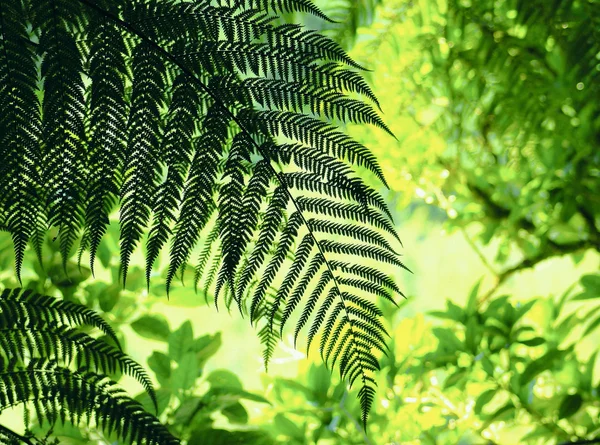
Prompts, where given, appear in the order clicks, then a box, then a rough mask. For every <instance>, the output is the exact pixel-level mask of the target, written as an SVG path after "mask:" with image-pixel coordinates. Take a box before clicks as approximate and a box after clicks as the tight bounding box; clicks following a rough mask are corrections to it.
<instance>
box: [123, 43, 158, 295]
mask: <svg viewBox="0 0 600 445" xmlns="http://www.w3.org/2000/svg"><path fill="white" fill-rule="evenodd" d="M132 69H133V89H132V93H131V94H132V98H131V111H130V114H129V122H128V128H127V131H128V133H129V139H128V141H127V149H126V150H127V155H126V158H125V171H124V178H123V186H122V188H121V213H120V223H121V267H122V274H123V283H125V281H126V280H127V269H128V267H129V259H130V257H131V254H132V253H133V249H134V248H135V246H136V244H137V243H138V241H139V239H140V237H141V236H142V233H143V231H144V230H145V228H146V226H147V225H148V220H149V219H150V210H151V207H150V204H151V202H152V197H153V196H154V194H155V189H156V185H157V180H158V173H159V170H158V167H159V160H160V156H159V153H158V149H157V147H158V146H159V141H160V130H161V129H160V107H161V106H162V105H163V102H164V97H163V94H164V83H165V73H164V68H163V61H162V59H161V58H160V57H159V55H158V54H157V53H156V52H155V51H154V49H153V48H151V47H149V46H146V45H143V44H142V45H138V46H137V47H136V50H135V53H134V54H133V61H132Z"/></svg>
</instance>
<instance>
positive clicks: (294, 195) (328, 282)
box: [0, 0, 404, 416]
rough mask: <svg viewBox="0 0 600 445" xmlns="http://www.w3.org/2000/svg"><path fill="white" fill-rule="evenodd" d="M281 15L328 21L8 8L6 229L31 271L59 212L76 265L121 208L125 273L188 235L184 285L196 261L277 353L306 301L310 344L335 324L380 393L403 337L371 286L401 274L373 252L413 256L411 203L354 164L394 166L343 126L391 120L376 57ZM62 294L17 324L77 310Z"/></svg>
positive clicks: (176, 260) (235, 6)
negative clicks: (387, 320) (385, 318)
mask: <svg viewBox="0 0 600 445" xmlns="http://www.w3.org/2000/svg"><path fill="white" fill-rule="evenodd" d="M281 11H302V12H307V13H310V14H314V15H316V16H318V17H321V18H325V17H324V15H323V14H322V13H321V12H320V10H319V9H318V8H316V7H315V6H313V5H312V4H311V3H310V2H309V1H308V0H240V1H235V2H217V3H214V2H206V1H201V2H200V1H192V0H182V1H158V0H145V1H140V2H122V1H119V2H109V1H96V0H39V1H35V2H20V1H17V0H8V1H5V2H2V5H0V33H1V36H2V40H1V41H0V45H1V47H0V64H2V67H3V69H2V70H1V73H0V76H2V77H1V80H2V83H1V84H0V106H2V107H3V109H5V110H8V111H7V112H6V113H3V114H2V116H0V130H1V131H2V133H0V134H1V135H2V136H1V138H2V139H1V140H0V142H1V143H0V150H1V151H0V154H2V160H3V161H4V159H7V160H8V161H7V162H6V163H4V162H1V163H0V169H1V170H0V173H1V174H0V192H1V193H0V226H1V227H6V229H8V230H9V231H10V233H11V236H12V237H13V240H14V244H15V252H16V266H17V271H18V272H19V270H20V267H21V263H22V260H23V253H24V251H25V245H26V244H27V242H29V241H32V242H33V244H34V247H35V248H36V250H37V251H38V256H40V252H41V245H42V240H43V235H44V232H45V230H46V225H49V226H52V227H53V228H55V229H58V230H59V236H60V250H61V253H62V258H63V261H66V258H67V256H68V254H69V252H70V250H71V248H72V246H73V245H74V244H75V243H76V241H79V245H80V258H81V255H82V254H83V251H84V250H85V249H89V251H90V263H91V265H92V267H93V264H94V259H95V256H96V252H97V249H98V246H99V243H100V241H101V239H102V237H103V235H104V234H105V232H106V228H107V224H108V216H109V215H110V214H111V212H112V211H113V210H115V208H117V207H118V210H119V212H120V215H119V220H120V257H121V270H122V273H123V275H122V279H123V282H125V280H126V278H127V270H128V267H129V262H130V259H131V258H132V255H133V252H134V250H135V249H136V248H137V246H138V245H139V243H140V241H141V238H142V237H143V235H145V234H146V233H147V234H148V239H147V245H146V246H147V252H146V258H145V259H146V279H147V281H149V279H150V276H151V275H152V267H153V264H154V263H155V262H156V260H157V258H158V257H159V255H160V252H161V251H162V249H163V248H164V246H165V245H166V244H169V260H170V261H169V266H168V271H167V277H166V286H167V291H168V290H169V289H170V286H171V284H172V281H173V278H174V277H175V276H177V274H178V273H179V271H184V270H185V269H186V268H187V263H188V260H189V258H191V257H196V258H198V262H197V266H196V272H195V277H194V282H195V286H196V287H198V286H199V285H203V288H204V290H205V296H207V295H208V293H209V291H211V292H212V293H213V296H215V297H218V296H219V293H220V291H221V290H224V300H225V304H226V306H227V307H228V308H229V306H230V304H231V303H232V302H233V301H235V302H236V303H237V305H238V307H239V309H240V311H241V312H242V313H245V312H246V311H248V312H249V313H250V319H251V321H252V322H253V323H256V322H262V323H263V324H262V325H261V331H260V332H261V334H260V335H261V338H263V339H264V341H265V344H266V352H265V357H266V358H267V359H268V358H269V357H270V356H271V355H272V353H273V350H274V344H275V343H274V342H275V341H276V340H277V339H278V338H279V337H280V336H281V335H282V329H283V327H284V326H285V325H286V323H289V320H290V319H291V318H292V317H294V313H295V311H298V312H299V313H300V314H299V315H298V317H297V318H298V320H297V323H296V326H295V337H296V338H297V337H298V333H299V332H300V331H301V330H302V329H303V328H305V327H309V328H308V331H309V332H308V337H309V341H308V343H309V345H310V344H311V342H313V341H314V339H315V338H316V337H317V336H319V335H320V336H321V342H323V343H322V347H321V352H322V354H323V355H324V356H325V355H328V356H329V361H330V362H336V363H339V365H340V370H341V371H342V374H343V376H344V377H346V378H348V381H349V382H353V381H354V380H356V379H357V378H360V380H361V381H362V384H363V385H367V386H369V387H371V386H372V385H373V382H374V380H373V378H372V371H373V369H375V368H376V366H374V362H376V358H375V354H376V353H378V352H377V350H378V349H382V348H381V347H380V346H381V341H380V336H382V335H384V332H385V330H384V329H383V326H382V325H381V324H380V323H379V321H378V317H380V316H379V315H378V313H377V311H375V310H374V307H373V306H372V304H371V303H369V301H370V300H369V298H370V297H382V298H384V299H388V300H392V301H393V298H392V294H391V293H392V292H398V287H397V286H396V284H395V283H394V282H393V281H392V280H391V279H390V278H389V277H387V276H386V275H384V274H382V273H380V272H378V271H377V270H374V269H372V268H370V267H368V266H365V265H361V264H358V263H360V262H361V261H364V260H369V261H371V260H374V261H379V262H387V263H388V264H392V265H394V266H396V267H400V268H403V267H404V266H403V264H402V262H401V261H400V260H399V259H398V255H397V254H396V253H395V252H396V249H395V248H394V247H393V242H395V240H397V241H399V239H398V236H397V234H396V232H395V229H394V226H393V222H392V218H391V212H390V211H389V210H388V208H387V206H386V204H385V202H384V199H383V198H382V196H381V194H380V193H379V192H378V191H377V190H376V189H374V188H372V187H369V186H367V185H366V184H365V182H364V181H363V180H362V179H361V178H360V177H359V176H358V175H357V173H356V172H355V170H354V168H359V167H360V168H365V169H367V170H369V171H370V172H372V173H373V174H374V175H375V176H377V177H378V178H379V179H380V180H381V181H382V182H383V183H384V184H385V180H384V177H383V174H382V170H381V168H380V166H379V165H378V164H377V161H376V159H375V157H374V156H373V155H372V153H370V152H369V150H368V149H367V148H366V147H364V146H363V145H361V144H359V143H358V142H356V141H354V140H352V139H351V138H350V137H348V136H346V135H344V134H343V133H342V132H341V131H339V130H338V129H337V128H336V126H335V124H334V122H355V123H361V122H362V123H369V124H372V125H375V126H378V127H380V128H382V129H384V130H385V131H388V132H390V130H389V129H388V128H387V127H386V126H385V123H384V122H383V121H382V120H381V118H380V116H379V114H378V112H377V110H376V107H378V102H377V98H376V97H375V95H374V94H373V92H372V91H371V89H370V87H369V86H368V84H367V83H366V82H365V80H364V79H363V77H362V75H361V74H360V73H359V70H361V69H362V67H361V66H360V65H359V64H357V63H356V62H355V61H353V60H352V58H351V57H349V56H348V54H347V53H346V52H345V51H344V50H343V49H342V48H341V47H340V46H339V45H337V44H336V43H335V42H333V41H332V40H331V39H328V38H326V37H323V36H321V35H319V34H317V33H316V32H314V31H309V30H305V29H303V28H302V27H300V26H298V25H294V24H286V23H284V24H281V21H280V20H279V17H278V16H277V13H278V12H281ZM38 42H39V43H38ZM39 61H41V72H40V73H38V66H39ZM7 73H8V74H7ZM40 74H41V75H42V80H43V81H42V82H40V81H39V80H40ZM38 96H39V97H42V98H43V99H42V103H41V106H39V104H38V103H37V102H36V101H37V97H38ZM40 147H41V149H40ZM16 185H20V186H21V185H22V186H21V187H16ZM117 198H118V199H117ZM44 207H47V209H45V208H44ZM288 216H289V218H288ZM213 223H215V224H216V225H215V227H214V228H213V227H208V226H211V225H212V224H213ZM82 229H83V230H82ZM382 232H383V233H382ZM388 234H389V235H391V236H388ZM392 237H393V238H394V239H392ZM338 238H342V239H343V241H341V240H338ZM388 238H389V240H388ZM196 249H198V250H199V252H196ZM213 250H214V251H213ZM342 255H349V257H350V258H348V259H345V258H344V260H343V261H342V259H341V256H342ZM181 276H182V278H183V272H182V274H181ZM200 281H202V283H200ZM273 289H275V290H273ZM307 294H308V295H307ZM355 294H356V295H355ZM303 300H305V301H304V302H303ZM216 302H217V299H216V298H215V303H216ZM303 303H304V304H303ZM1 304H5V303H1ZM53 304H54V303H52V304H51V305H50V306H49V307H48V308H40V307H37V306H35V307H34V306H32V304H31V303H30V302H26V303H20V304H19V305H13V306H15V307H13V308H12V309H10V310H9V309H7V311H8V310H9V311H12V312H3V313H2V314H0V320H2V317H7V316H8V315H7V314H13V315H18V316H25V317H27V311H37V312H35V313H36V314H38V313H39V314H38V315H39V316H40V317H41V316H44V314H46V315H47V316H49V317H61V316H59V315H57V312H59V311H58V310H57V309H55V308H53ZM247 306H248V307H247ZM2 307H3V308H4V307H5V306H2ZM299 308H302V311H300V309H299ZM69 310H74V309H73V308H69ZM36 316H37V315H36ZM311 319H312V322H311ZM80 321H82V322H83V321H85V322H87V321H90V320H83V319H80ZM92 321H94V322H97V320H92ZM336 323H337V324H336ZM334 331H338V333H339V336H336V338H335V340H336V341H337V343H333V344H332V343H331V341H333V338H332V337H330V336H331V335H332V333H333V332H334ZM113 336H114V333H113ZM92 349H93V348H92ZM371 349H372V351H371ZM328 350H329V351H330V352H329V354H327V351H328ZM342 364H343V367H342V366H341V365H342ZM371 393H372V392H369V391H367V392H364V394H366V395H363V399H362V402H363V405H362V409H363V415H364V416H366V414H365V413H364V410H365V409H367V408H368V406H367V405H368V403H369V395H370V394H371Z"/></svg>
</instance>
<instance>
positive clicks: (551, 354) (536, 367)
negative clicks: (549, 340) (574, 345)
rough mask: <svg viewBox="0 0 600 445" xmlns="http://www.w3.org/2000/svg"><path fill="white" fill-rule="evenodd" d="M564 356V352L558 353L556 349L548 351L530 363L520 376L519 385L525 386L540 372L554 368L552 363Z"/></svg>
mask: <svg viewBox="0 0 600 445" xmlns="http://www.w3.org/2000/svg"><path fill="white" fill-rule="evenodd" d="M564 354H565V351H560V350H558V349H550V350H549V351H548V352H546V353H545V354H544V355H543V356H541V357H540V358H538V359H537V360H534V361H532V362H530V363H529V364H528V365H527V367H526V368H525V370H524V371H523V374H521V377H520V382H521V385H526V384H527V383H529V382H530V381H531V380H532V379H534V378H535V377H536V376H537V375H538V374H540V373H541V372H543V371H546V370H548V369H550V368H552V367H553V366H554V362H555V361H556V360H558V359H559V358H560V357H562V356H563V355H564Z"/></svg>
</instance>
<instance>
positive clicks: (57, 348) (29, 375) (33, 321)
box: [0, 289, 179, 444]
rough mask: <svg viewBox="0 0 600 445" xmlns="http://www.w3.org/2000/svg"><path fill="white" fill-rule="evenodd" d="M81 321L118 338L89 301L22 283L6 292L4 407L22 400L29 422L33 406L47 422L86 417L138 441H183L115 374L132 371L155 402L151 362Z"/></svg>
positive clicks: (0, 302) (1, 343) (1, 303)
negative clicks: (34, 289)
mask: <svg viewBox="0 0 600 445" xmlns="http://www.w3.org/2000/svg"><path fill="white" fill-rule="evenodd" d="M82 324H88V325H92V326H95V327H98V328H100V329H101V330H102V331H103V332H105V333H106V334H107V335H109V336H111V338H112V339H113V340H114V341H115V342H116V338H114V332H113V331H112V329H110V327H108V325H106V323H105V322H104V321H103V320H102V319H101V318H100V317H99V316H98V315H97V314H95V313H94V312H93V311H91V310H90V309H88V308H86V307H84V306H81V305H77V304H75V303H71V302H65V301H60V300H56V299H54V298H52V297H49V296H43V295H39V294H36V293H33V292H31V291H22V290H21V289H12V290H11V289H6V290H4V291H3V292H2V294H1V295H0V333H1V335H0V411H2V410H4V409H6V408H10V407H14V406H18V405H23V406H24V409H25V413H26V427H28V426H29V421H28V420H27V418H28V412H29V410H30V408H31V407H33V410H34V411H35V413H36V414H37V420H38V421H39V422H40V424H43V423H44V422H46V421H47V422H49V423H50V424H54V423H55V422H57V421H60V422H62V423H63V424H64V423H66V422H67V421H68V422H70V423H72V424H73V425H74V426H78V425H79V424H80V423H81V422H82V421H87V423H88V426H90V425H91V424H90V422H93V423H94V424H95V426H96V427H97V428H101V429H103V430H104V431H105V432H107V433H108V434H111V433H112V432H115V433H116V434H118V435H119V436H120V437H121V438H122V439H126V440H129V441H130V442H132V443H156V444H165V443H172V444H176V443H179V441H178V440H177V439H175V438H174V437H173V436H172V435H171V434H170V433H169V432H168V430H167V429H166V428H165V427H164V426H163V425H161V424H160V422H159V421H158V419H156V417H154V416H152V415H151V414H149V413H147V412H146V411H145V410H144V409H143V408H142V406H141V405H140V404H139V403H138V402H136V401H134V400H133V399H131V398H130V397H129V396H128V395H127V394H126V393H125V392H124V391H123V390H121V389H120V388H119V387H118V386H117V384H116V383H115V382H113V381H112V380H111V379H110V378H109V377H108V375H109V374H112V373H115V372H117V371H120V372H123V373H125V374H128V375H130V376H132V377H133V378H135V379H136V380H137V381H138V382H139V383H140V384H141V385H142V386H143V387H144V389H145V390H146V392H147V393H148V395H149V396H150V398H151V400H152V401H153V403H154V406H155V408H156V406H157V402H156V395H155V393H154V389H153V387H152V383H151V380H150V378H149V377H148V375H147V374H146V372H145V371H144V369H143V368H142V367H141V366H140V365H139V364H137V363H136V362H134V361H133V360H132V359H131V358H129V357H128V356H127V355H125V354H124V353H123V352H122V351H121V350H120V349H117V348H116V347H115V346H112V345H111V344H109V343H106V342H104V341H102V340H100V339H97V338H94V337H92V336H91V335H89V334H88V333H85V332H82V331H81V330H80V329H79V326H81V325H82ZM107 327H108V328H107ZM116 344H117V345H118V342H116ZM5 358H8V360H6V359H5Z"/></svg>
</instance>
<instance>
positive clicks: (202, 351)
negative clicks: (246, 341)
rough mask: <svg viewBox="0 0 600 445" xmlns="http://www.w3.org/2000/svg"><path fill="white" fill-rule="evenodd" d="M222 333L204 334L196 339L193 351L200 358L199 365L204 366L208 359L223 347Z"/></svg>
mask: <svg viewBox="0 0 600 445" xmlns="http://www.w3.org/2000/svg"><path fill="white" fill-rule="evenodd" d="M221 343H222V342H221V333H220V332H217V333H215V334H213V335H210V334H208V335H203V336H202V337H198V338H197V339H195V340H194V344H193V345H192V349H193V351H194V352H195V353H196V358H197V359H198V366H200V367H203V366H204V364H205V363H206V361H207V360H208V359H209V358H210V357H212V356H213V355H215V354H216V352H217V351H218V350H219V348H220V347H221Z"/></svg>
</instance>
